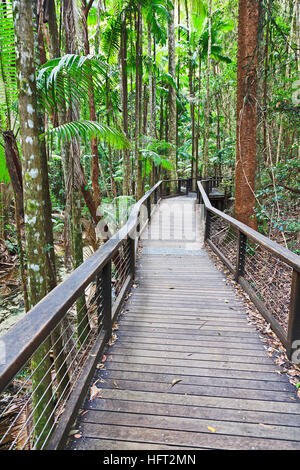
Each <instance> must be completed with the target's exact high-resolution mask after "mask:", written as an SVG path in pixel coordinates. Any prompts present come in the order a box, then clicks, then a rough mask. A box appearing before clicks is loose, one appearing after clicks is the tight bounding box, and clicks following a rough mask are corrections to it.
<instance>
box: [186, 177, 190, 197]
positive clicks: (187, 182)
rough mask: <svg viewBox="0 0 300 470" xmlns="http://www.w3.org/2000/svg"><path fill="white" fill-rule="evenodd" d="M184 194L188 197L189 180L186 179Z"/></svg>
mask: <svg viewBox="0 0 300 470" xmlns="http://www.w3.org/2000/svg"><path fill="white" fill-rule="evenodd" d="M185 194H186V196H188V194H189V180H188V179H186V180H185Z"/></svg>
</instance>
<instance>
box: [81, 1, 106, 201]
mask: <svg viewBox="0 0 300 470" xmlns="http://www.w3.org/2000/svg"><path fill="white" fill-rule="evenodd" d="M92 4H93V1H91V2H89V3H88V5H87V3H86V0H82V15H81V16H82V25H83V29H82V30H83V44H84V53H85V55H86V56H87V55H89V54H90V42H89V35H88V26H87V18H88V14H89V11H90V8H91V7H92ZM89 80H90V88H89V111H90V120H91V121H96V105H95V96H94V86H93V77H92V73H89ZM91 149H92V165H91V182H92V188H93V193H94V201H95V204H96V206H97V207H98V206H100V204H101V195H100V186H99V173H100V170H99V154H98V143H97V138H96V137H93V138H92V140H91Z"/></svg>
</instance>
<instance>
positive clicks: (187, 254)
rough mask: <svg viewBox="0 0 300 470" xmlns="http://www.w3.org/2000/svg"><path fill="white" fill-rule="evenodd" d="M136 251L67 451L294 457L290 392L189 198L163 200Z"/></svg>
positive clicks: (294, 412) (295, 409) (299, 443)
mask: <svg viewBox="0 0 300 470" xmlns="http://www.w3.org/2000/svg"><path fill="white" fill-rule="evenodd" d="M162 222H163V223H162ZM162 225H163V226H162ZM149 231H151V239H149ZM170 238H171V239H170ZM141 244H142V252H141V255H140V257H139V259H138V260H137V266H138V267H137V279H136V284H135V285H134V287H133V289H132V291H131V294H130V296H129V299H128V301H127V302H126V303H125V306H124V308H123V312H124V313H123V314H122V315H121V317H120V320H119V322H118V325H119V329H118V331H116V333H117V336H118V339H117V341H116V342H115V344H114V345H113V346H111V347H109V348H108V349H107V351H106V353H105V354H106V361H105V362H104V363H103V364H104V368H102V369H100V368H99V369H98V370H97V373H96V374H95V377H94V379H93V381H92V383H91V386H92V384H95V383H96V385H97V387H99V389H101V390H99V395H100V396H99V397H97V398H94V399H92V400H90V395H89V396H88V397H87V398H86V400H85V403H84V405H83V409H84V410H85V412H84V413H83V414H80V415H79V417H78V419H77V423H76V425H75V428H76V429H78V430H79V431H80V432H81V433H82V437H81V438H79V439H75V438H71V440H70V442H69V443H68V446H67V448H68V449H98V450H100V449H101V450H117V449H118V450H123V449H130V450H137V449H147V450H166V449H169V450H172V449H195V448H198V449H232V450H235V449H274V450H275V449H276V450H277V449H300V406H299V400H298V399H297V398H296V394H295V388H294V387H293V386H292V385H291V384H290V383H289V382H288V380H287V378H286V376H285V375H280V374H279V373H278V366H276V365H275V364H274V361H273V359H271V358H270V357H269V356H268V355H267V352H266V350H265V348H264V345H263V342H262V341H261V339H260V338H259V336H258V333H257V332H256V329H255V327H254V326H252V325H249V324H248V320H247V316H246V313H245V310H244V308H243V304H242V302H241V300H240V299H238V298H237V296H236V294H235V292H234V290H233V289H232V288H231V287H230V286H228V285H227V284H226V282H225V279H224V275H222V273H221V272H219V271H218V270H217V269H216V268H215V266H214V264H213V262H212V261H211V259H210V258H209V256H208V254H207V253H206V251H205V250H204V248H203V240H202V231H201V224H200V220H199V214H198V213H197V211H196V209H195V201H194V199H192V198H188V197H178V198H173V199H167V200H164V201H163V202H162V203H161V204H160V208H159V210H157V212H156V213H155V214H154V215H153V217H152V222H151V225H150V227H149V229H147V230H146V231H145V233H144V236H143V237H142V242H141Z"/></svg>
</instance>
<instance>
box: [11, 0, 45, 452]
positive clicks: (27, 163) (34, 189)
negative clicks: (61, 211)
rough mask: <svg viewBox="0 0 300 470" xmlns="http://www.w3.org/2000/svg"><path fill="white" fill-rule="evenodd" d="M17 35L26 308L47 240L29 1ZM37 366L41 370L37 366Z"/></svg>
mask: <svg viewBox="0 0 300 470" xmlns="http://www.w3.org/2000/svg"><path fill="white" fill-rule="evenodd" d="M13 8H14V10H13V13H14V24H15V33H16V38H17V41H16V66H17V71H18V88H19V90H18V106H19V119H20V136H21V149H22V157H23V162H24V168H23V169H24V213H25V224H26V252H27V266H28V279H29V289H28V293H29V307H32V306H34V305H35V304H36V303H37V302H39V300H41V299H42V298H43V297H44V295H45V294H46V292H47V290H46V288H47V285H46V278H47V270H46V258H45V249H46V237H45V229H44V227H45V224H44V210H43V206H44V201H43V190H42V187H43V181H42V164H41V155H40V141H39V132H38V129H39V124H38V112H37V90H36V79H35V66H34V35H33V17H32V2H31V1H29V0H26V1H25V0H22V1H21V0H17V1H15V2H14V4H13ZM49 352H50V343H49V340H48V341H45V342H44V343H43V345H42V346H41V347H40V348H39V349H38V351H37V352H35V353H34V355H33V356H32V359H31V367H32V370H33V371H34V373H33V378H32V388H33V395H32V405H33V419H34V423H35V432H36V437H37V436H38V438H39V441H38V444H37V448H40V447H42V445H43V444H45V442H46V439H47V436H48V433H49V431H50V429H51V426H52V424H53V418H54V416H53V414H52V410H53V402H52V387H51V361H50V356H49ZM37 366H39V367H37Z"/></svg>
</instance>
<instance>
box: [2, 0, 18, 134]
mask: <svg viewBox="0 0 300 470" xmlns="http://www.w3.org/2000/svg"><path fill="white" fill-rule="evenodd" d="M0 31H1V40H0V117H1V121H0V126H1V128H7V129H11V121H12V119H11V109H12V106H13V103H14V102H15V101H16V100H17V74H16V54H15V45H14V37H15V34H14V24H13V16H12V4H11V2H10V1H7V2H2V3H1V4H0Z"/></svg>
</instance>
